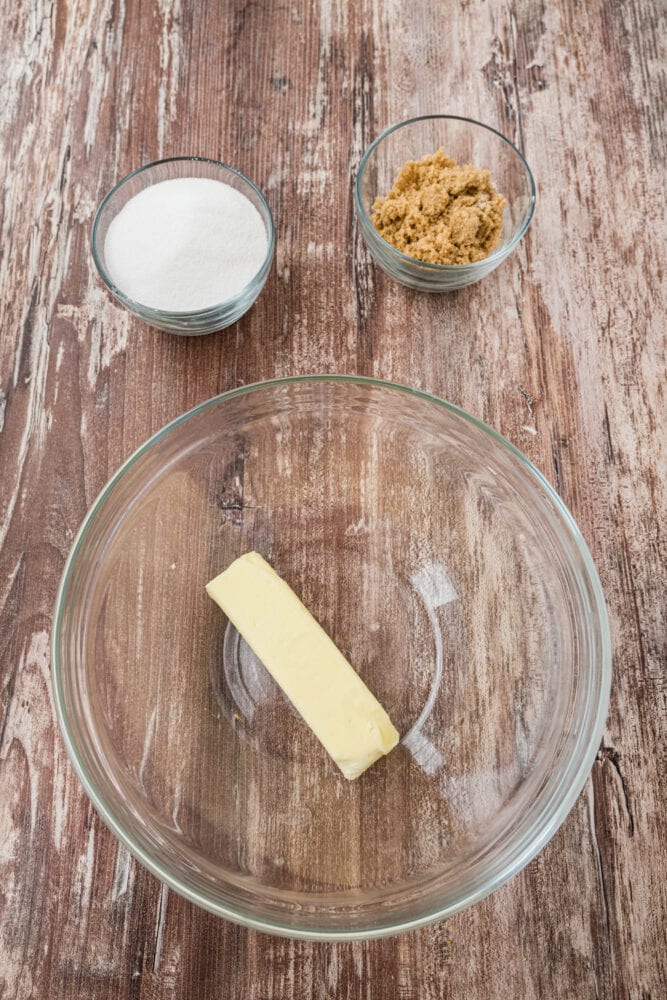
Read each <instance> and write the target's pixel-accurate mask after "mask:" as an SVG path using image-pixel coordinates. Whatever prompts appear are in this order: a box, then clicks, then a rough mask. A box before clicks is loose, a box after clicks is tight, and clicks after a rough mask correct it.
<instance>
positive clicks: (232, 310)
mask: <svg viewBox="0 0 667 1000" xmlns="http://www.w3.org/2000/svg"><path fill="white" fill-rule="evenodd" d="M180 177H204V178H207V179H210V180H215V181H222V183H223V184H228V185H229V186H230V187H232V188H234V189H235V190H236V191H240V192H241V194H243V195H245V197H246V198H248V200H249V201H250V202H251V203H252V204H253V205H254V207H255V208H256V209H257V211H258V212H259V214H260V216H261V219H262V222H263V223H264V226H265V228H266V234H267V248H266V256H265V257H264V260H263V262H262V264H261V266H260V268H259V270H258V271H257V273H256V274H255V275H254V277H253V278H252V279H251V280H250V281H249V282H248V284H247V285H246V286H245V287H244V288H242V289H241V291H240V292H238V294H236V295H234V296H233V297H232V298H230V299H227V300H226V301H225V302H219V303H216V304H215V305H212V306H210V307H208V308H206V309H199V310H196V311H192V312H171V311H167V310H164V309H153V308H151V307H150V306H147V305H144V304H143V303H141V302H136V301H135V300H134V299H132V298H130V297H129V295H127V294H126V292H125V291H124V290H123V289H122V288H119V287H118V286H117V285H116V284H115V282H114V280H113V278H112V277H111V275H110V274H109V271H108V269H107V266H106V260H105V251H104V247H105V241H106V236H107V232H108V230H109V226H110V225H111V222H112V221H113V219H114V218H115V217H116V216H117V215H118V213H119V212H120V211H121V209H122V208H123V207H124V206H125V205H126V204H127V202H128V201H129V200H130V198H133V197H134V196H135V195H136V194H138V193H139V192H140V191H143V190H144V189H145V188H147V187H150V186H151V185H153V184H158V183H160V182H161V181H168V180H174V179H175V178H180ZM91 247H92V252H93V260H94V261H95V266H96V267H97V270H98V272H99V274H100V277H101V278H102V281H103V282H104V284H105V285H106V286H107V288H108V289H109V291H110V292H111V293H112V294H113V295H114V296H115V297H116V298H117V299H118V301H119V302H120V303H121V304H122V305H124V306H126V308H127V309H129V310H130V312H132V313H134V314H135V316H138V317H139V318H140V319H142V320H144V321H145V322H146V323H150V325H151V326H154V327H157V329H158V330H166V331H167V332H168V333H177V334H182V335H187V336H192V335H195V334H203V333H212V332H213V331H214V330H222V329H224V328H225V327H227V326H231V324H232V323H236V321H237V320H239V319H240V318H241V316H243V314H244V313H246V312H247V311H248V309H250V307H251V305H252V304H253V303H254V301H255V299H256V298H257V296H258V295H259V293H260V292H261V290H262V288H263V287H264V283H265V282H266V278H267V275H268V273H269V268H270V267H271V261H272V259H273V251H274V247H275V234H274V228H273V217H272V215H271V209H270V208H269V206H268V203H267V201H266V198H265V197H264V195H263V194H262V192H261V191H260V190H259V188H258V187H256V186H255V185H254V184H253V182H252V181H251V180H249V179H248V178H247V177H246V176H245V174H242V173H241V171H240V170H236V169H235V168H234V167H230V166H228V165H227V164H226V163H220V162H219V161H218V160H208V159H203V158H201V157H198V156H177V157H173V158H172V159H168V160H158V161H156V162H155V163H149V164H147V165H146V166H145V167H139V169H138V170H134V171H132V173H131V174H128V175H127V177H124V178H123V179H122V180H121V181H119V182H118V184H116V186H115V187H114V188H112V190H111V191H110V192H109V193H108V195H107V196H106V197H105V198H104V200H103V201H102V203H101V204H100V207H99V208H98V210H97V214H96V215H95V220H94V222H93V231H92V238H91Z"/></svg>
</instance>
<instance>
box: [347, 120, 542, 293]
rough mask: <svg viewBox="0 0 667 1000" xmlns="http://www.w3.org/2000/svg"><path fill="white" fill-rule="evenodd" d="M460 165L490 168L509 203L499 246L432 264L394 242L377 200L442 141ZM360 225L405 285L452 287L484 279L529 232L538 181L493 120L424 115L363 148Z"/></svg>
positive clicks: (379, 258) (379, 260)
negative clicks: (467, 258)
mask: <svg viewBox="0 0 667 1000" xmlns="http://www.w3.org/2000/svg"><path fill="white" fill-rule="evenodd" d="M441 146H442V148H443V149H444V151H445V153H446V154H447V156H451V157H453V159H455V160H456V162H457V163H459V164H465V163H472V164H474V165H475V166H477V167H481V168H483V169H486V170H490V171H491V180H492V181H493V182H494V184H495V187H496V190H497V191H498V192H499V194H503V195H504V196H505V198H506V201H507V204H506V205H505V211H504V222H503V230H502V233H501V235H500V242H499V244H498V246H497V247H496V249H495V250H494V251H493V252H492V253H490V254H489V256H488V257H487V258H486V259H485V260H480V261H477V262H476V263H474V264H451V265H450V264H447V265H445V264H426V263H424V262H423V261H419V260H415V258H414V257H409V256H408V255H407V254H404V253H402V252H401V251H400V250H397V249H396V248H395V247H393V246H392V245H391V244H390V243H387V241H386V240H384V239H383V238H382V237H381V236H380V234H379V233H378V231H377V229H376V228H375V226H374V225H373V222H372V213H373V203H374V201H375V199H376V198H377V197H384V196H385V195H386V194H387V192H388V191H389V189H390V188H391V186H392V185H393V183H394V181H395V179H396V176H397V174H398V172H399V170H400V169H401V167H402V166H403V165H404V164H405V163H406V162H407V161H408V160H420V159H421V158H422V157H423V156H426V155H427V154H429V153H435V152H436V150H438V149H439V148H440V147H441ZM355 205H356V210H357V218H358V220H359V228H360V230H361V234H362V236H363V238H364V241H365V243H366V246H367V247H368V249H369V251H370V253H371V256H372V257H373V259H374V260H375V262H376V264H378V265H379V266H380V267H381V268H382V270H383V271H386V273H387V274H388V275H390V277H392V278H394V279H395V280H396V281H400V282H401V284H403V285H408V287H410V288H416V289H418V290H419V291H423V292H451V291H455V290H456V289H457V288H463V287H464V286H465V285H471V284H473V282H475V281H479V280H480V278H484V277H485V276H486V275H487V274H490V273H491V271H493V270H495V268H497V267H498V265H499V264H502V262H503V261H504V260H505V258H506V257H507V256H509V254H511V253H512V251H513V250H514V248H515V247H516V246H517V244H518V243H519V240H520V239H521V238H522V237H523V235H524V233H525V232H526V230H527V229H528V226H529V225H530V221H531V219H532V217H533V211H534V210H535V182H534V181H533V175H532V174H531V172H530V168H529V166H528V164H527V163H526V161H525V160H524V158H523V156H522V155H521V153H520V152H519V150H518V149H517V148H516V146H513V145H512V143H511V142H510V141H509V139H506V138H505V137H504V136H503V135H501V134H500V132H496V130H495V129H493V128H491V127H490V126H489V125H482V123H481V122H476V121H473V120H472V119H470V118H459V117H457V116H456V115H425V116H424V117H422V118H411V119H410V120H409V121H405V122H401V123H400V124H398V125H392V126H391V128H388V129H387V130H386V131H385V132H383V133H382V135H380V136H378V138H377V139H376V140H375V142H373V143H372V144H371V145H370V146H369V147H368V149H367V150H366V152H365V153H364V155H363V157H362V159H361V163H360V164H359V169H358V171H357V181H356V184H355Z"/></svg>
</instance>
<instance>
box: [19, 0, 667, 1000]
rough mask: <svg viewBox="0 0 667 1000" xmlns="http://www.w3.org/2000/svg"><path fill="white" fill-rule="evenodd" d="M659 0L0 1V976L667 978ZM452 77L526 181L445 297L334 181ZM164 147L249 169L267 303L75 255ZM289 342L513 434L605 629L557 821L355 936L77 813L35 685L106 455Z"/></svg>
mask: <svg viewBox="0 0 667 1000" xmlns="http://www.w3.org/2000/svg"><path fill="white" fill-rule="evenodd" d="M660 6H661V5H659V4H658V3H657V2H653V0H628V2H614V0H609V2H607V3H604V2H601V0H591V2H590V3H586V4H580V3H575V2H574V0H554V2H553V3H549V4H545V3H543V2H537V0H523V2H510V3H500V2H499V0H460V2H455V0H449V2H443V3H440V4H437V3H433V2H431V0H360V2H359V3H345V2H344V0H343V2H342V3H333V0H330V2H327V0H321V2H320V3H315V2H312V3H308V2H303V0H294V2H293V3H292V2H290V3H268V2H267V3H263V4H262V3H254V4H251V3H242V2H237V3H232V2H229V3H225V2H224V0H223V2H220V3H218V4H195V3H192V2H191V3H188V2H187V0H155V2H153V3H150V2H148V3H143V4H142V3H138V2H134V0H127V2H122V0H121V2H117V0H99V2H97V3H95V2H90V0H69V3H65V2H64V0H56V2H44V0H30V2H29V0H16V2H15V3H6V4H4V5H3V6H2V11H1V13H0V52H1V59H0V141H1V147H0V148H1V150H2V157H1V159H0V176H1V177H2V203H1V213H2V214H1V216H0V230H1V233H2V237H1V242H0V254H1V255H2V256H1V260H2V269H1V271H0V329H1V332H2V335H1V339H0V431H1V433H0V448H1V454H2V459H1V465H0V470H1V474H0V545H1V549H0V613H1V615H2V619H1V625H0V997H2V998H3V1000H5V998H7V1000H9V998H17V1000H18V998H20V1000H26V998H29V997H33V998H39V1000H43V998H47V997H49V998H55V997H66V998H102V997H113V998H117V997H118V998H130V997H133V998H139V997H145V998H158V997H160V998H161V997H178V998H181V997H187V998H207V997H224V998H227V997H230V998H231V997H248V998H257V1000H259V998H261V1000H267V998H277V997H299V998H300V997H310V996H313V997H318V998H325V997H331V998H333V997H336V998H347V997H373V998H381V1000H393V998H401V1000H408V998H410V1000H411V998H419V1000H427V998H434V1000H435V998H444V997H456V998H463V997H471V998H472V997H480V998H490V997H497V998H503V1000H504V998H509V997H520V998H542V997H563V998H568V1000H572V998H580V997H581V998H588V997H599V998H616V997H619V998H620V997H624V998H625V997H629V998H632V1000H635V998H636V1000H648V998H652V1000H658V998H660V997H664V996H666V995H667V970H666V966H665V914H666V912H667V906H666V894H667V880H666V878H665V875H666V871H665V843H666V842H667V822H666V820H665V765H666V764H667V758H666V757H665V742H664V736H665V722H666V712H665V693H666V689H665V665H666V655H665V608H664V583H665V576H664V567H665V560H666V558H667V550H666V539H665V504H664V500H665V479H666V475H665V474H666V473H667V468H666V464H665V415H666V413H665V385H666V379H665V372H666V359H665V326H664V314H662V315H661V312H660V309H661V302H660V291H661V288H660V278H661V272H662V271H663V269H664V248H661V246H660V231H659V220H660V209H661V194H662V191H663V189H664V177H663V176H661V169H660V168H661V165H662V162H664V144H663V146H662V147H661V146H660V140H661V137H662V138H664V136H661V118H660V103H659V95H660V70H661V62H660V59H661V49H660V43H661V40H662V42H664V37H665V33H664V25H663V32H662V37H661V34H660V32H659V24H658V14H659V10H660ZM663 56H664V52H663ZM662 68H663V69H664V59H663V62H662ZM663 82H664V78H663ZM663 110H664V106H663ZM437 111H447V112H450V113H458V114H463V115H470V116H472V117H474V118H478V119H481V120H482V121H485V122H488V123H490V124H492V125H494V126H496V127H497V128H499V129H500V130H501V131H502V132H503V133H504V134H506V135H507V136H508V137H509V138H510V139H512V140H513V141H514V142H516V143H517V144H518V145H519V146H520V147H521V148H522V149H523V151H524V153H525V155H526V157H527V159H528V161H529V163H530V164H531V166H532V168H533V170H534V173H535V176H536V180H537V184H538V190H539V194H538V207H537V212H536V216H535V220H534V222H533V225H532V228H531V230H530V232H529V233H528V236H527V238H526V239H525V240H524V242H523V243H522V245H521V246H520V248H519V250H518V251H517V252H516V253H515V254H514V255H513V256H512V257H511V258H510V259H509V261H508V262H506V263H505V264H504V265H503V266H502V267H501V268H500V269H499V270H497V271H496V272H494V273H493V274H492V275H491V276H490V277H488V278H487V279H486V280H484V281H483V282H482V283H480V284H477V285H474V286H472V287H470V288H468V289H466V290H464V291H462V292H459V293H457V294H453V295H450V296H448V297H437V296H436V297H429V296H427V295H420V294H415V293H413V292H410V291H408V290H407V289H405V288H403V287H401V286H399V285H396V284H393V283H392V282H391V281H390V280H389V279H388V278H386V277H385V276H384V275H383V274H382V273H381V272H380V271H379V270H377V269H376V268H375V267H374V266H373V265H372V264H371V262H370V260H369V257H368V255H367V253H366V251H365V248H364V246H363V245H362V242H361V239H360V236H359V233H358V230H357V228H356V225H355V221H354V215H353V209H352V181H353V176H354V173H355V168H356V166H357V164H358V162H359V159H360V156H361V154H362V152H363V150H364V148H365V146H366V145H367V144H368V143H369V141H370V140H371V139H372V138H373V137H374V136H376V135H377V134H378V133H379V132H380V131H381V130H382V129H383V128H384V127H385V126H386V125H388V124H389V123H391V122H394V121H398V120H400V119H404V118H407V117H409V116H411V115H415V114H419V113H427V112H437ZM183 153H185V154H199V155H205V156H211V157H216V158H217V157H219V158H221V159H225V160H228V161H230V162H232V163H233V164H235V165H237V166H238V167H239V168H240V169H242V170H243V171H245V172H246V173H247V174H249V175H250V176H251V177H252V178H253V179H254V180H255V181H256V182H257V183H258V184H259V185H260V186H261V187H262V188H263V190H264V191H265V192H266V195H267V197H268V200H269V202H270V204H271V207H272V209H273V212H274V215H275V219H276V222H277V238H278V243H277V253H276V261H275V266H274V268H273V270H272V273H271V275H270V278H269V281H268V284H267V287H266V289H265V291H264V293H263V295H262V297H261V298H260V300H259V302H258V303H257V305H256V306H255V308H254V309H253V310H252V311H251V312H250V313H249V314H247V315H246V316H245V317H244V318H243V319H242V320H241V321H240V322H239V323H238V324H237V325H236V326H235V327H233V328H231V329H229V330H227V331H225V332H223V333H219V334H215V335H212V336H209V337H205V338H202V339H192V340H190V339H179V338H176V337H171V336H169V335H166V334H159V333H157V332H155V331H153V330H151V329H149V328H148V327H146V326H143V325H142V324H141V323H139V322H137V321H135V320H134V319H133V318H132V317H131V316H130V315H129V314H128V313H126V312H124V311H123V310H121V309H120V308H119V307H118V306H116V305H115V304H114V303H113V302H112V301H111V299H110V297H109V296H108V295H107V294H106V292H105V290H104V289H103V287H102V286H101V284H100V282H99V280H98V278H97V277H96V274H95V272H94V268H93V265H92V261H91V257H90V253H89V234H90V226H91V222H92V218H93V213H94V211H95V207H96V205H97V204H98V202H99V200H100V198H101V196H102V195H103V194H104V193H105V192H106V191H107V190H108V189H109V188H110V187H111V185H112V184H113V183H114V182H115V181H116V180H117V179H118V178H120V177H121V176H122V175H123V174H125V173H127V172H128V171H129V170H131V169H132V168H133V167H136V166H138V165H139V164H141V163H145V162H148V161H150V160H153V159H156V158H159V157H163V156H170V155H176V154H183ZM306 372H356V373H359V374H363V375H374V376H378V377H380V378H385V379H392V380H396V381H398V382H403V383H408V384H411V385H414V386H419V387H422V388H424V389H428V390H430V391H432V392H434V393H436V394H438V395H440V396H443V397H445V398H446V399H449V400H451V401H452V402H454V403H457V404H458V405H460V406H462V407H464V408H465V409H467V410H469V411H470V412H472V413H474V414H476V415H478V416H479V417H481V418H482V419H483V420H485V421H487V422H488V423H490V424H491V425H493V426H494V427H496V428H497V429H498V430H499V431H500V432H501V433H503V434H505V435H506V436H507V437H508V438H509V439H510V440H511V441H513V442H514V443H515V444H516V445H517V446H518V447H519V448H521V449H522V450H523V451H524V452H525V453H526V454H527V455H528V456H529V458H530V459H531V460H532V461H533V462H534V463H535V464H536V465H537V467H538V468H539V469H541V470H542V472H543V473H544V474H545V475H546V476H547V478H548V479H549V480H550V481H551V483H552V484H553V485H554V486H555V488H556V489H557V490H558V492H559V493H560V495H561V497H562V498H563V500H564V501H565V502H566V503H567V505H568V506H569V507H570V509H571V510H572V512H573V514H574V516H575V518H576V520H577V521H578V523H579V525H580V526H581V529H582V531H583V533H584V536H585V537H586V539H587V541H588V543H589V545H590V547H591V550H592V552H593V556H594V558H595V560H596V563H597V566H598V568H599V571H600V574H601V577H602V582H603V585H604V589H605V593H606V596H607V600H608V603H609V609H610V613H611V622H612V630H613V641H614V685H613V692H612V701H611V710H610V713H609V718H608V723H607V729H606V732H605V736H604V740H603V743H602V745H601V748H600V752H599V754H598V758H597V761H596V763H595V766H594V768H593V772H592V775H591V778H590V780H589V781H588V783H587V785H586V788H585V790H584V792H583V793H582V795H581V796H580V798H579V800H578V802H577V804H576V806H575V807H574V809H573V810H572V813H571V815H570V816H569V818H568V819H567V821H566V822H565V824H564V825H563V827H562V828H561V829H560V830H559V831H558V833H557V834H556V836H555V837H554V838H553V840H552V841H551V842H550V844H549V845H548V847H547V848H546V849H545V850H544V851H543V852H542V854H541V855H540V856H539V857H538V858H536V859H535V860H534V861H533V862H532V863H531V864H530V865H529V866H528V867H527V868H526V869H525V870H524V871H523V872H522V873H521V874H520V875H518V876H517V877H516V878H514V879H513V880H512V881H511V882H510V883H509V884H508V885H506V886H505V887H504V888H503V889H501V890H500V891H498V892H497V893H496V894H495V895H493V896H492V897H490V898H489V899H487V900H485V901H484V902H482V903H481V904H479V905H477V906H476V907H474V908H473V909H471V910H469V911H467V912H465V913H462V914H460V915H459V916H457V917H455V918H453V919H451V920H449V921H448V922H446V923H441V924H439V925H435V926H433V927H431V928H428V929H425V930H422V931H419V932H415V933H411V934H407V935H404V936H402V937H397V938H394V939H389V940H385V941H378V942H370V943H357V944H340V945H325V944H319V945H318V944H309V943H302V942H291V941H287V940H281V939H278V938H271V937H267V936H263V935H261V934H257V933H251V932H248V931H246V930H243V929H241V928H239V927H236V926H234V925H232V924H229V923H225V922H223V921H222V920H219V919H217V918H215V917H213V916H210V915H208V914H206V913H204V912H203V911H200V910H198V909H196V908H195V907H193V906H192V905H190V904H189V903H187V902H185V901H184V900H183V899H180V898H179V897H177V896H176V895H174V894H173V893H170V892H168V891H167V890H166V889H165V888H162V887H161V886H160V884H159V883H158V882H157V881H156V880H155V879H154V878H153V877H152V876H151V875H149V874H148V873H147V872H145V871H144V870H143V869H142V868H140V867H139V866H138V865H137V864H135V862H134V861H132V860H131V859H130V857H129V856H128V855H127V853H126V852H125V851H124V849H122V848H120V847H119V846H118V844H117V843H116V841H115V840H114V838H113V837H112V836H111V834H110V833H109V832H108V831H107V829H106V828H105V827H104V825H103V824H102V823H101V822H100V820H99V819H98V818H97V816H96V814H95V813H94V811H93V809H92V807H91V805H90V803H89V802H88V800H87V798H86V797H85V795H84V793H83V791H82V789H81V787H80V785H79V783H78V781H77V779H76V777H75V775H74V773H73V771H72V768H71V766H70V764H69V761H68V759H67V757H66V754H65V751H64V749H63V745H62V742H61V739H60V736H59V733H58V731H57V727H56V724H55V720H54V713H53V702H52V697H51V687H50V677H49V632H50V628H51V620H52V609H53V603H54V598H55V593H56V587H57V583H58V579H59V576H60V573H61V571H62V568H63V563H64V560H65V557H66V555H67V552H68V550H69V548H70V545H71V542H72V538H73V536H74V533H75V532H76V530H77V528H78V526H79V524H80V523H81V520H82V518H83V516H84V513H85V511H86V509H87V507H88V506H89V504H90V503H91V501H92V500H93V498H94V497H95V495H96V494H97V492H98V491H99V490H100V488H101V487H102V486H103V484H104V483H105V481H106V480H107V478H108V477H109V476H110V474H111V473H112V472H113V471H114V470H115V469H116V468H117V466H118V465H119V464H120V463H121V462H122V461H123V459H124V458H125V457H126V456H127V455H129V454H130V452H131V451H132V450H133V449H134V448H136V447H137V446H138V445H139V444H140V443H141V442H142V441H143V440H144V439H145V438H146V437H148V436H149V435H150V434H151V433H152V432H153V431H155V430H157V429H158V428H159V427H161V426H162V425H163V424H164V423H166V422H167V421H168V420H171V419H172V418H173V417H175V416H176V415H177V414H179V413H180V412H181V411H183V410H185V409H188V408H189V407H191V406H194V405H195V404H196V403H199V402H200V401H202V400H204V399H206V398H207V397H209V396H212V395H214V394H215V393H218V392H221V391H224V390H226V389H230V388H232V387H234V386H238V385H240V384H242V383H246V382H254V381H257V380H261V379H266V378H270V377H272V376H280V375H286V374H299V373H306ZM661 737H662V742H661Z"/></svg>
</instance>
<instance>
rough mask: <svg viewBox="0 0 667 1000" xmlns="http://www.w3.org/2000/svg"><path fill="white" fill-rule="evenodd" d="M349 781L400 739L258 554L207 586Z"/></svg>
mask: <svg viewBox="0 0 667 1000" xmlns="http://www.w3.org/2000/svg"><path fill="white" fill-rule="evenodd" d="M206 590H207V592H208V594H209V596H210V597H212V598H213V600H214V601H215V602H216V604H219V605H220V607H221V608H222V610H223V611H224V613H225V614H226V615H227V617H228V618H229V620H230V621H231V622H232V624H233V625H234V626H235V627H236V628H237V629H238V631H239V632H240V633H241V635H242V636H243V638H244V639H245V640H246V642H247V643H248V645H249V646H250V647H251V649H252V650H253V651H254V652H255V654H256V655H257V656H258V657H259V659H260V660H261V661H262V663H263V664H264V666H265V667H266V668H267V670H268V671H269V673H270V674H271V676H272V677H273V678H274V679H275V680H276V681H277V683H278V684H279V685H280V687H281V688H282V689H283V691H284V692H285V694H286V695H287V697H288V698H289V699H290V701H291V702H292V704H293V705H294V707H295V708H296V710H297V711H298V712H299V714H300V715H301V716H302V718H303V719H304V721H305V722H307V723H308V725H309V726H310V728H311V729H312V731H313V732H314V733H315V736H317V738H318V740H319V741H320V743H321V744H322V746H323V747H324V748H325V750H327V751H328V752H329V754H330V755H331V757H332V758H333V759H334V761H335V762H336V764H337V765H338V767H339V768H340V769H341V771H342V772H343V774H344V775H345V777H346V778H348V779H349V780H352V779H353V778H358V777H359V775H360V774H363V772H364V771H365V770H366V768H368V767H370V766H371V764H373V763H374V762H375V761H376V760H378V758H380V757H382V756H383V755H384V754H387V753H389V751H390V750H392V749H393V748H394V747H395V746H396V744H397V743H398V732H397V730H396V729H395V727H394V726H393V725H392V722H391V719H390V718H389V716H388V715H387V713H386V712H385V710H384V709H383V707H382V705H381V704H380V703H379V701H378V700H377V698H375V697H374V695H372V694H371V692H370V691H369V690H368V688H367V687H366V685H365V684H364V682H363V681H362V679H361V678H360V677H359V675H358V674H357V673H356V672H355V671H354V669H353V668H352V667H351V666H350V664H349V663H348V661H347V660H346V659H345V657H344V656H343V654H342V653H341V652H340V650H339V649H338V648H337V647H336V645H335V644H334V643H333V642H332V641H331V639H330V638H329V636H328V635H327V634H326V632H325V631H324V629H323V628H322V627H321V626H320V625H318V623H317V622H316V621H315V619H314V618H313V616H312V615H311V613H310V612H309V611H308V610H307V608H305V607H304V605H303V604H302V603H301V601H300V600H299V598H298V597H297V596H296V594H295V593H294V591H293V590H292V589H291V588H290V587H289V586H288V585H287V584H286V583H285V581H284V580H282V579H281V578H280V577H279V576H278V574H277V573H276V572H275V570H273V569H272V567H271V566H269V564H268V563H267V562H266V561H265V560H264V559H262V557H261V556H260V555H259V554H258V553H257V552H248V553H247V554H246V555H244V556H241V557H240V558H239V559H236V560H235V561H234V562H233V563H232V564H231V566H229V567H228V568H227V569H226V570H225V571H224V573H221V574H220V575H219V576H216V577H215V579H214V580H211V582H210V583H208V584H207V585H206Z"/></svg>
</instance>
